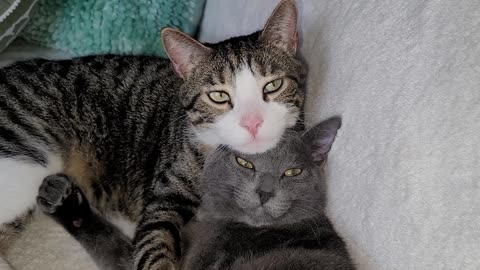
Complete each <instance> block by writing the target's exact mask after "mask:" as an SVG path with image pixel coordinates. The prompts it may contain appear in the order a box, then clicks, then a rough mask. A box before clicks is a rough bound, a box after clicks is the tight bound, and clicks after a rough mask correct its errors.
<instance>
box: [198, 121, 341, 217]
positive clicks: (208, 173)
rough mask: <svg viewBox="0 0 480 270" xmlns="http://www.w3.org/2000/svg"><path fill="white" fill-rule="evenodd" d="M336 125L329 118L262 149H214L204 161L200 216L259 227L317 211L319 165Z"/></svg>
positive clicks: (320, 198)
mask: <svg viewBox="0 0 480 270" xmlns="http://www.w3.org/2000/svg"><path fill="white" fill-rule="evenodd" d="M340 125H341V119H340V118H337V117H335V118H330V119H328V120H326V121H324V122H322V123H320V124H318V125H317V126H315V127H314V128H312V129H310V130H308V131H307V132H306V133H304V134H302V133H293V134H288V136H286V137H285V138H284V139H283V140H282V142H281V143H279V144H278V145H277V146H276V147H275V148H273V149H271V150H269V151H267V152H265V153H262V154H253V155H248V154H242V153H239V152H237V151H233V150H229V149H227V148H222V147H220V148H218V149H217V150H216V151H215V152H213V153H211V154H210V155H209V156H208V157H207V161H206V163H205V166H204V172H203V176H202V183H203V191H204V196H203V199H202V207H201V211H200V213H201V214H200V217H201V218H202V216H203V217H205V218H218V219H229V220H233V221H237V222H243V223H247V224H250V225H252V226H262V225H269V224H283V223H291V222H294V221H298V220H299V219H303V218H308V217H312V216H314V215H318V214H319V213H320V212H321V211H323V207H324V204H325V186H324V184H325V180H324V179H323V174H322V173H321V167H322V166H323V164H324V162H325V161H326V158H327V154H328V152H329V150H330V148H331V146H332V144H333V141H334V140H335V136H336V134H337V130H338V129H339V128H340Z"/></svg>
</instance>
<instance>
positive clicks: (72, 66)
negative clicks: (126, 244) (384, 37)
mask: <svg viewBox="0 0 480 270" xmlns="http://www.w3.org/2000/svg"><path fill="white" fill-rule="evenodd" d="M296 17H297V12H296V7H295V2H294V1H293V0H283V1H281V2H280V4H279V5H278V6H277V8H276V9H275V10H274V11H273V14H272V15H271V17H270V18H269V20H268V21H267V23H266V25H265V27H264V28H263V30H261V31H259V32H256V33H253V34H251V35H248V36H243V37H237V38H232V39H229V40H226V41H223V42H219V43H217V44H201V43H199V42H197V41H195V40H193V39H192V38H190V37H188V36H187V35H185V34H183V33H181V32H179V31H177V30H174V29H164V30H163V31H162V33H161V38H162V42H163V45H164V48H165V51H166V52H167V54H168V56H169V58H170V60H171V61H170V62H171V65H170V62H169V61H167V60H162V59H160V58H156V57H147V56H114V55H103V56H89V57H84V58H76V59H71V60H63V61H49V60H42V59H37V60H31V61H26V62H21V63H17V64H15V65H12V66H8V67H5V68H3V69H0V187H1V189H0V224H2V225H0V227H1V229H0V231H1V232H0V239H3V240H5V239H7V241H2V242H1V243H0V254H1V253H2V252H4V251H5V250H6V248H7V247H8V245H9V242H10V239H12V237H7V238H4V237H3V235H11V234H12V230H13V231H14V230H16V228H19V227H18V226H11V224H13V223H12V222H15V220H16V219H17V218H19V217H22V215H24V213H26V212H27V211H29V210H30V209H32V208H33V207H34V205H35V198H36V195H37V192H38V188H39V186H40V184H41V183H42V181H43V179H44V178H45V177H46V176H48V175H52V174H55V173H63V174H65V175H67V176H68V177H69V178H71V179H72V181H74V182H75V184H76V185H78V186H79V187H80V188H81V189H82V191H83V192H84V193H85V196H86V197H87V198H88V200H89V201H90V202H91V203H92V204H93V205H94V206H95V208H96V209H98V210H99V213H100V214H101V215H103V216H105V217H106V218H108V219H109V220H112V222H116V223H118V224H119V223H122V224H126V223H125V218H126V219H128V220H129V221H130V223H128V224H129V226H126V227H125V228H124V230H128V231H129V235H130V236H131V237H134V239H133V242H134V250H133V257H134V266H135V268H136V269H175V266H176V265H177V263H176V262H177V259H178V257H179V256H180V254H181V246H180V234H179V229H180V228H181V227H182V226H183V225H184V224H185V223H186V222H187V221H188V220H189V219H190V218H191V217H192V216H193V214H194V212H195V210H196V208H197V206H198V205H199V194H198V183H197V182H198V177H199V173H200V171H201V168H202V166H203V162H204V156H205V154H206V153H207V151H208V149H211V147H212V146H216V145H225V146H228V147H230V148H232V149H235V150H237V151H240V152H243V153H256V152H263V151H266V150H268V149H270V148H272V147H274V146H275V145H276V144H277V143H278V141H279V140H280V139H281V137H282V135H283V134H284V132H285V130H287V129H288V128H291V127H293V126H294V125H295V124H296V122H297V119H298V117H299V115H300V111H301V108H302V106H303V101H304V89H303V84H304V80H305V68H304V66H303V65H302V63H301V62H300V61H299V60H298V59H297V58H296V48H297V30H296Z"/></svg>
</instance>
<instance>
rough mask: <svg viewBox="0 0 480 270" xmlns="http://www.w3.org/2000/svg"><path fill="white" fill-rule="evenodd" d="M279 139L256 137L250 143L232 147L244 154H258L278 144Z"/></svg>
mask: <svg viewBox="0 0 480 270" xmlns="http://www.w3.org/2000/svg"><path fill="white" fill-rule="evenodd" d="M279 141H280V140H279V139H274V138H269V139H255V140H253V141H251V142H249V143H246V144H242V145H231V146H230V147H231V148H232V149H233V150H235V151H238V152H240V153H244V154H258V153H263V152H266V151H268V150H270V149H272V148H273V147H275V146H276V145H277V143H278V142H279Z"/></svg>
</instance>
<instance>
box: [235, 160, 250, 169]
mask: <svg viewBox="0 0 480 270" xmlns="http://www.w3.org/2000/svg"><path fill="white" fill-rule="evenodd" d="M236 160H237V163H238V164H240V166H242V167H245V168H247V169H250V170H253V164H252V163H251V162H249V161H246V160H245V159H243V158H239V157H236Z"/></svg>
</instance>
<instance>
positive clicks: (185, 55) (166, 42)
mask: <svg viewBox="0 0 480 270" xmlns="http://www.w3.org/2000/svg"><path fill="white" fill-rule="evenodd" d="M160 35H161V39H162V44H163V48H164V49H165V52H166V53H167V56H168V58H170V61H172V67H173V69H174V70H175V72H176V73H177V74H178V76H180V77H181V78H183V79H186V78H187V77H188V76H189V75H190V74H191V72H192V69H193V68H194V67H195V65H196V64H198V62H199V61H201V60H202V59H203V58H204V57H206V56H207V55H208V54H209V53H210V52H211V51H212V49H211V48H208V47H206V46H205V45H203V44H201V43H200V42H198V41H196V40H195V39H193V38H191V37H189V36H188V35H187V34H184V33H182V32H180V31H179V30H177V29H174V28H163V29H162V31H161V33H160Z"/></svg>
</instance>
